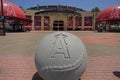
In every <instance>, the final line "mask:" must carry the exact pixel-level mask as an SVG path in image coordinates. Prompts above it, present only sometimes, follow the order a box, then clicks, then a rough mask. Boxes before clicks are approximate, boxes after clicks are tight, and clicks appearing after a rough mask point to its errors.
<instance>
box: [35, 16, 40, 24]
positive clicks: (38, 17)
mask: <svg viewBox="0 0 120 80" xmlns="http://www.w3.org/2000/svg"><path fill="white" fill-rule="evenodd" d="M34 26H41V16H34Z"/></svg>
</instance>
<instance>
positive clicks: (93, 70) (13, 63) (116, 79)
mask: <svg viewBox="0 0 120 80" xmlns="http://www.w3.org/2000/svg"><path fill="white" fill-rule="evenodd" d="M49 33H52V32H37V31H36V32H34V31H32V32H26V33H7V36H0V80H38V78H35V73H36V68H35V63H34V53H35V48H36V46H37V44H38V42H39V41H40V39H41V38H42V37H43V36H45V35H47V34H49ZM70 33H73V34H75V35H76V36H78V37H79V38H80V39H81V40H82V41H83V43H84V45H85V47H86V48H87V51H88V65H87V68H86V71H85V73H84V74H83V76H82V78H81V80H120V33H97V32H90V31H87V32H86V31H85V32H83V31H81V32H70Z"/></svg>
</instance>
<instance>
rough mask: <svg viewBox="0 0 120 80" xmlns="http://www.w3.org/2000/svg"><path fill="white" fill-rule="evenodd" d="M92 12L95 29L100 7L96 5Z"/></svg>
mask: <svg viewBox="0 0 120 80" xmlns="http://www.w3.org/2000/svg"><path fill="white" fill-rule="evenodd" d="M91 12H92V13H93V26H94V28H93V30H95V23H96V18H97V14H98V12H100V9H99V8H98V7H95V8H93V9H92V10H91Z"/></svg>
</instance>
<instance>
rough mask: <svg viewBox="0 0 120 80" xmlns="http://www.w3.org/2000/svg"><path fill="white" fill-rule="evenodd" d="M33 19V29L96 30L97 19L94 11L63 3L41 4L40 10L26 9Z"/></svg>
mask: <svg viewBox="0 0 120 80" xmlns="http://www.w3.org/2000/svg"><path fill="white" fill-rule="evenodd" d="M24 11H25V15H26V17H27V18H29V19H32V21H33V22H32V23H31V24H26V26H29V27H30V26H31V27H32V30H50V31H51V30H94V29H95V28H94V25H95V19H94V17H93V13H92V12H88V11H83V10H81V9H79V8H75V7H71V6H61V5H48V6H39V10H24Z"/></svg>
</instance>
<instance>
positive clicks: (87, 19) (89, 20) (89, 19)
mask: <svg viewBox="0 0 120 80" xmlns="http://www.w3.org/2000/svg"><path fill="white" fill-rule="evenodd" d="M84 26H92V16H88V17H85V21H84Z"/></svg>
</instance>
